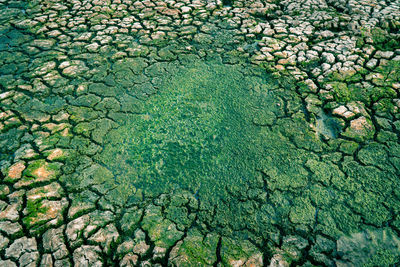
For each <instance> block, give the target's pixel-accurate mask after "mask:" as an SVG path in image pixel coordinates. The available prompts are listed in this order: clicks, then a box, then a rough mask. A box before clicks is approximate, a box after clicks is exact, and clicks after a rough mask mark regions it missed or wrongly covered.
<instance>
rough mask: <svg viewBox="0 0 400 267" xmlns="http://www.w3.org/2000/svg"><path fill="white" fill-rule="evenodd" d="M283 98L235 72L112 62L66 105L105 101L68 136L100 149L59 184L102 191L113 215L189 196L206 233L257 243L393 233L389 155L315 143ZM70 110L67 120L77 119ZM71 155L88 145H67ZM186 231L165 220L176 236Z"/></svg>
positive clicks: (181, 220) (257, 71)
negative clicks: (117, 209)
mask: <svg viewBox="0 0 400 267" xmlns="http://www.w3.org/2000/svg"><path fill="white" fill-rule="evenodd" d="M99 80H101V79H99ZM105 84H106V85H105ZM294 87H295V85H294V83H293V82H290V81H284V82H283V81H282V80H277V79H274V78H272V76H271V75H268V74H267V73H266V72H265V70H263V69H262V68H257V67H253V66H249V65H246V64H236V65H235V64H233V65H231V64H223V63H222V62H220V61H207V62H205V61H202V60H200V59H198V58H196V57H195V59H194V60H187V61H184V62H179V61H173V62H169V63H167V62H162V63H154V64H148V63H147V61H146V60H144V59H141V58H134V59H123V60H120V61H118V62H116V63H115V64H113V66H112V67H111V71H110V73H109V74H108V75H107V76H106V77H105V78H104V79H103V80H102V81H100V82H93V83H91V84H89V86H88V93H87V94H84V95H82V96H80V97H78V98H76V99H74V100H73V101H70V102H71V103H72V105H76V106H77V107H79V105H81V106H82V105H86V106H88V105H90V101H92V100H91V98H95V97H104V99H108V102H107V103H103V102H104V99H103V102H102V103H103V105H104V107H103V106H102V107H103V108H104V109H107V110H108V112H107V113H103V114H105V115H104V118H97V119H96V120H95V121H94V123H86V122H84V123H78V124H77V125H76V126H75V128H74V132H75V133H78V134H81V135H87V136H88V137H90V138H91V140H92V141H93V143H95V144H97V145H101V147H102V149H101V151H100V152H98V153H97V152H93V157H92V159H93V160H94V164H91V165H90V166H84V165H85V164H84V162H85V160H84V159H83V160H78V161H79V164H81V165H83V167H79V164H77V163H76V162H75V163H74V162H72V161H71V162H70V164H71V165H74V164H75V165H78V167H77V168H76V169H77V170H78V171H76V172H75V174H74V175H73V177H74V178H73V179H71V177H70V176H68V179H67V180H66V183H67V184H69V185H70V186H72V187H74V188H79V187H84V186H88V185H91V184H96V183H101V184H102V186H103V190H104V192H106V193H105V194H107V199H108V200H109V201H110V202H111V203H114V205H117V206H124V205H126V204H127V203H139V202H142V201H148V200H151V199H154V198H157V197H158V196H160V195H162V193H170V192H177V194H179V192H181V191H185V192H189V193H190V194H192V195H193V196H194V197H195V198H196V199H198V201H199V203H200V210H201V211H199V213H198V217H197V220H198V221H199V222H200V223H203V224H204V225H207V227H206V228H207V229H208V230H210V231H217V232H221V233H223V234H227V235H232V234H235V235H240V236H242V237H245V238H247V237H249V236H251V237H253V238H255V239H257V240H270V239H274V237H275V236H276V234H277V233H280V232H281V233H285V234H290V233H301V234H302V235H304V234H306V235H308V234H314V233H322V234H323V235H326V236H329V237H331V238H334V239H337V238H339V237H340V236H342V235H344V234H350V233H353V232H359V231H361V230H363V229H366V228H369V227H378V228H379V227H382V226H385V225H387V223H388V222H389V221H391V222H392V224H393V225H399V223H400V220H399V219H398V218H397V217H396V215H395V214H396V211H398V209H399V208H400V206H399V203H400V202H399V201H398V195H399V193H400V192H399V188H400V187H399V179H398V176H399V165H398V161H396V160H397V159H398V158H397V155H399V152H400V145H399V144H398V143H395V142H392V143H391V144H390V145H383V144H380V143H376V142H370V143H366V144H363V146H362V147H360V148H358V149H357V150H356V151H355V152H354V151H350V150H351V149H348V150H349V151H348V150H345V149H344V148H343V147H346V146H344V145H343V144H345V145H346V144H347V143H348V141H347V140H343V139H331V140H329V141H326V140H325V141H324V140H322V139H321V138H320V136H318V133H315V132H314V131H312V130H311V129H312V128H311V127H310V125H309V124H310V122H309V121H308V118H307V114H306V113H305V111H304V108H303V103H302V100H301V98H300V97H299V96H298V95H297V94H296V92H295V90H293V88H294ZM114 100H117V101H114ZM88 103H89V104H88ZM117 103H120V107H119V104H117ZM114 106H118V108H117V107H114ZM77 107H73V108H70V112H71V114H72V117H73V118H74V117H79V116H88V115H87V114H82V113H81V112H82V110H80V109H79V108H77ZM96 108H97V109H99V106H96ZM117 110H118V111H117ZM74 112H76V114H74ZM328 130H332V129H328ZM333 130H334V129H333ZM81 144H84V147H81ZM72 147H75V149H76V150H77V151H80V150H85V149H90V144H88V143H84V142H83V143H79V140H78V139H74V140H72ZM75 161H76V158H75ZM186 220H187V219H186V218H185V214H176V216H175V222H176V223H178V225H179V224H183V225H184V224H185V222H186Z"/></svg>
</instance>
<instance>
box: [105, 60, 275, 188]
mask: <svg viewBox="0 0 400 267" xmlns="http://www.w3.org/2000/svg"><path fill="white" fill-rule="evenodd" d="M174 71H175V73H174V74H173V75H170V76H167V77H169V78H168V79H166V80H165V81H164V83H163V84H162V86H161V88H160V90H159V92H158V93H157V94H156V95H153V96H150V97H149V98H148V99H147V100H146V101H144V105H143V107H142V110H143V112H142V113H140V114H131V115H126V116H124V117H122V119H121V120H120V121H118V123H120V125H121V126H120V127H118V128H116V129H114V130H111V131H110V132H109V133H108V134H107V135H106V136H105V137H104V140H105V146H104V150H103V152H102V153H101V155H100V156H99V157H98V161H99V162H101V164H104V165H105V166H107V167H108V168H109V169H110V170H112V172H113V173H114V175H115V181H116V182H117V183H120V184H133V185H135V186H136V187H139V188H143V189H145V191H146V193H147V194H150V195H154V194H155V195H156V194H160V193H161V192H165V191H167V190H171V189H174V188H183V189H186V190H190V191H192V192H193V194H195V193H196V192H198V193H199V194H203V195H208V194H211V195H213V196H215V193H216V192H218V191H221V189H223V188H224V187H230V186H234V185H240V184H241V183H249V182H250V183H251V182H252V180H253V179H254V171H255V166H256V160H257V154H259V151H260V150H262V148H261V147H260V146H259V145H257V144H259V143H260V138H261V137H262V136H261V135H260V129H261V126H259V125H257V124H255V123H253V122H254V121H257V122H260V121H261V120H263V121H267V123H266V124H272V123H273V121H274V120H275V118H276V116H277V115H281V114H280V113H282V112H281V109H282V108H281V107H280V106H281V103H280V102H281V101H282V100H281V99H280V97H279V96H277V95H276V94H275V93H274V92H273V91H272V90H269V89H276V85H273V84H272V83H271V82H268V80H267V76H266V75H265V74H262V73H261V71H260V70H256V69H248V70H246V71H247V72H250V73H245V72H244V71H243V70H242V66H227V65H222V64H219V65H217V64H209V65H207V64H205V63H193V65H189V66H185V67H178V68H176V69H175V70H174ZM170 72H172V70H171V69H170ZM131 91H135V90H134V89H133V90H131ZM266 116H270V118H272V119H271V120H269V119H268V118H266ZM258 124H260V123H258ZM261 124H264V123H261Z"/></svg>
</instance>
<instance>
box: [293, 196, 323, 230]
mask: <svg viewBox="0 0 400 267" xmlns="http://www.w3.org/2000/svg"><path fill="white" fill-rule="evenodd" d="M315 214H316V209H315V207H314V206H313V205H312V204H311V202H310V200H309V199H308V198H296V199H295V201H294V203H293V206H292V208H291V209H290V213H289V219H290V221H291V222H292V223H301V224H311V223H312V222H314V221H315Z"/></svg>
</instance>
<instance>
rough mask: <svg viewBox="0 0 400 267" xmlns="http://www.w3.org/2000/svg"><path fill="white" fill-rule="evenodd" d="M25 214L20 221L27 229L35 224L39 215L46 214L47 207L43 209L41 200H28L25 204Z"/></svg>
mask: <svg viewBox="0 0 400 267" xmlns="http://www.w3.org/2000/svg"><path fill="white" fill-rule="evenodd" d="M25 210H26V213H27V215H26V216H24V218H23V219H22V221H23V222H24V224H25V225H26V226H27V227H28V229H29V228H32V227H34V226H35V222H36V220H37V218H38V216H40V215H41V214H46V212H47V211H48V210H49V208H47V207H43V205H42V202H41V200H29V199H28V201H27V202H26V208H25Z"/></svg>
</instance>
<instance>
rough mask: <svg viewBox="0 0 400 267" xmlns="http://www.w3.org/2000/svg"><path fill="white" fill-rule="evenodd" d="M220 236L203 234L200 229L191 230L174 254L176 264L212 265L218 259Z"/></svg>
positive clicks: (174, 263)
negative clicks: (217, 250)
mask: <svg viewBox="0 0 400 267" xmlns="http://www.w3.org/2000/svg"><path fill="white" fill-rule="evenodd" d="M218 240H219V237H218V235H216V234H208V235H207V236H203V235H202V234H201V233H200V232H199V231H198V230H196V229H194V228H193V229H191V230H189V232H188V234H187V236H186V237H185V239H184V240H183V243H182V244H181V245H180V246H179V249H178V251H177V252H176V254H174V255H172V258H173V260H172V263H173V265H174V266H211V265H213V263H215V262H216V261H217V255H216V253H215V251H216V249H217V244H218Z"/></svg>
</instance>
